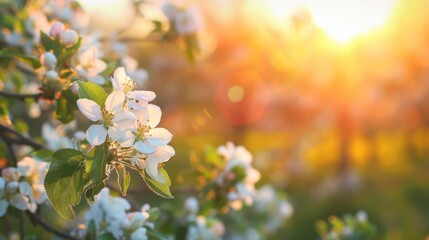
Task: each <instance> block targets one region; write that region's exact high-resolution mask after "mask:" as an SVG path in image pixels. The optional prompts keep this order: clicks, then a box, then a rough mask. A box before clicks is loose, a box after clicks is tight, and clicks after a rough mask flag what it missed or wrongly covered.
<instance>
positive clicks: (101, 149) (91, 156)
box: [85, 143, 111, 203]
mask: <svg viewBox="0 0 429 240" xmlns="http://www.w3.org/2000/svg"><path fill="white" fill-rule="evenodd" d="M110 158H111V157H110V155H109V147H108V146H107V144H106V143H104V144H102V145H99V146H94V147H92V148H91V149H90V150H89V152H88V154H87V156H86V161H85V169H86V172H87V173H88V177H89V179H90V180H91V185H90V187H89V189H88V190H87V191H86V197H87V198H88V200H89V201H90V202H91V203H93V202H94V196H95V195H97V194H98V193H99V192H100V191H101V190H102V189H103V188H104V187H105V186H106V184H105V183H104V181H105V180H106V179H107V178H108V175H107V167H108V163H109V162H110Z"/></svg>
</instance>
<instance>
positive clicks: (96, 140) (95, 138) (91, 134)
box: [86, 124, 107, 146]
mask: <svg viewBox="0 0 429 240" xmlns="http://www.w3.org/2000/svg"><path fill="white" fill-rule="evenodd" d="M106 136H107V131H106V129H105V128H104V126H103V125H95V124H94V125H91V126H90V127H89V128H88V130H86V140H88V142H89V143H90V144H91V145H95V146H97V145H100V144H103V143H104V141H106Z"/></svg>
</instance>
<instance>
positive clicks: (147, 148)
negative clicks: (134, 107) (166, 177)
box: [135, 140, 156, 154]
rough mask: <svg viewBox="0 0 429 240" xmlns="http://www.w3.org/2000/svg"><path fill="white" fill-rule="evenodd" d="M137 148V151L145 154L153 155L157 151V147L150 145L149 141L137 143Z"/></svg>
mask: <svg viewBox="0 0 429 240" xmlns="http://www.w3.org/2000/svg"><path fill="white" fill-rule="evenodd" d="M135 147H136V149H137V151H139V152H141V153H144V154H149V153H153V152H155V149H156V146H155V145H153V144H151V143H149V142H148V141H141V140H140V141H137V142H136V143H135Z"/></svg>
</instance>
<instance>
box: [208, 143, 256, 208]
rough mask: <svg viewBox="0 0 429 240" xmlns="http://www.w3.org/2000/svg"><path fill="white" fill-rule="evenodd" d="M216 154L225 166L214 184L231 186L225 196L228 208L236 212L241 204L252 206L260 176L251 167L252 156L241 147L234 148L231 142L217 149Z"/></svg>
mask: <svg viewBox="0 0 429 240" xmlns="http://www.w3.org/2000/svg"><path fill="white" fill-rule="evenodd" d="M217 153H218V155H220V156H221V157H223V159H224V161H225V166H224V169H223V171H222V172H221V173H220V174H219V176H218V177H217V179H216V183H217V184H218V185H219V186H231V185H232V188H231V190H230V191H229V192H228V195H227V198H228V204H229V206H230V207H231V208H232V209H234V210H238V209H241V208H242V206H243V203H244V204H245V205H252V203H253V198H254V194H255V183H256V182H257V181H258V180H259V178H260V176H261V175H260V173H259V172H258V170H256V169H255V168H253V167H252V165H251V163H252V154H251V153H250V152H249V151H247V150H246V148H244V147H243V146H235V145H234V144H233V143H232V142H228V143H226V145H225V146H220V147H218V149H217Z"/></svg>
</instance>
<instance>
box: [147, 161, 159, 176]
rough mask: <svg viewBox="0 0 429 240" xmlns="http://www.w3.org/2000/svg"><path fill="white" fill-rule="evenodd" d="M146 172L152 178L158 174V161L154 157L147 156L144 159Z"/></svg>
mask: <svg viewBox="0 0 429 240" xmlns="http://www.w3.org/2000/svg"><path fill="white" fill-rule="evenodd" d="M145 169H146V172H147V173H148V174H149V176H151V177H152V178H153V179H157V176H158V161H157V160H156V159H154V158H147V159H146V168H145Z"/></svg>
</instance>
